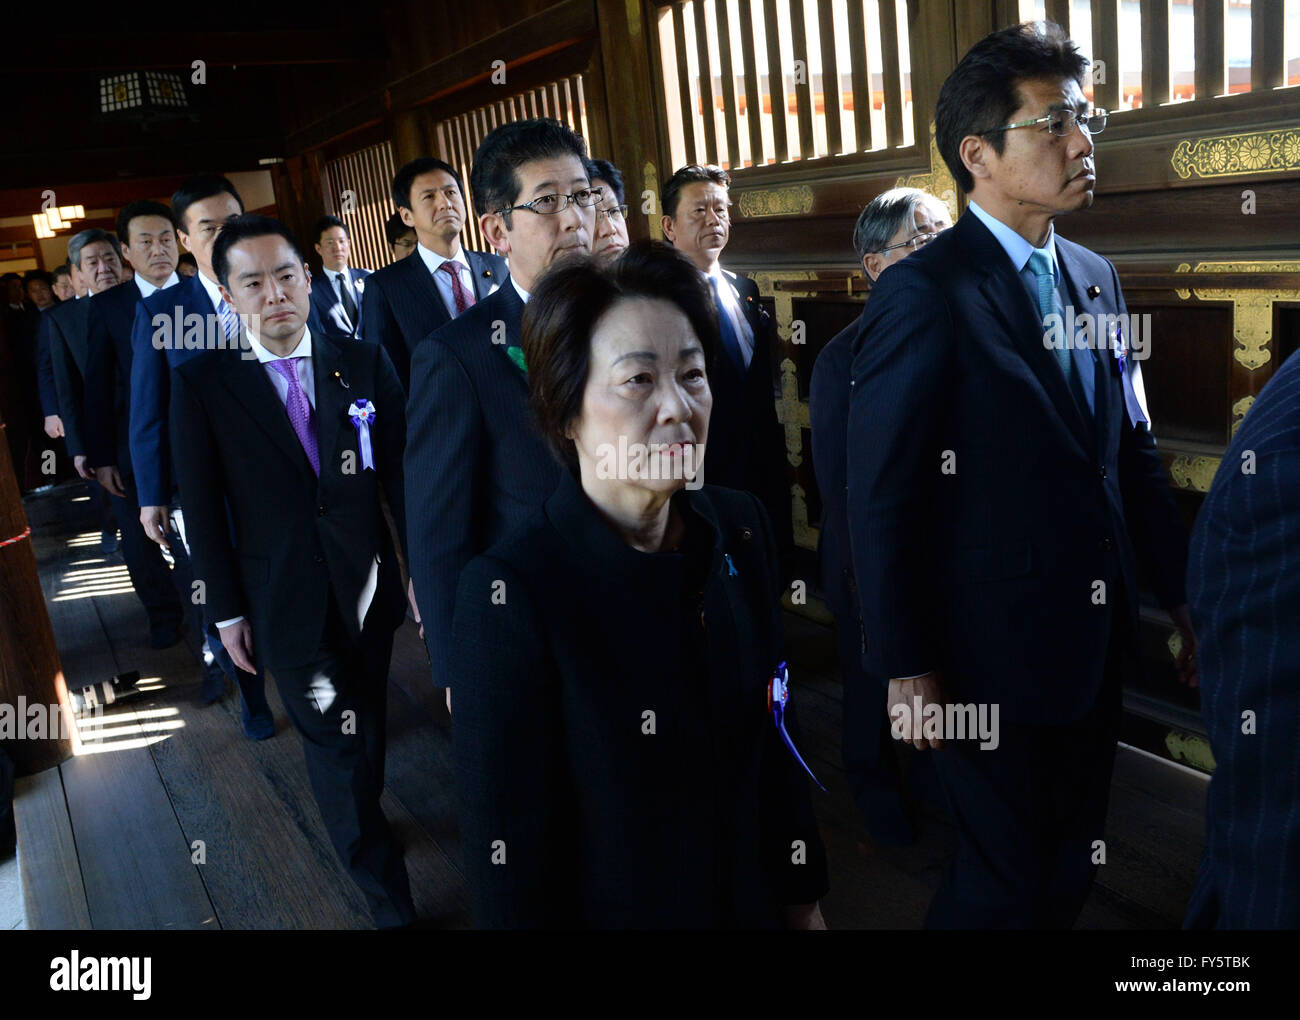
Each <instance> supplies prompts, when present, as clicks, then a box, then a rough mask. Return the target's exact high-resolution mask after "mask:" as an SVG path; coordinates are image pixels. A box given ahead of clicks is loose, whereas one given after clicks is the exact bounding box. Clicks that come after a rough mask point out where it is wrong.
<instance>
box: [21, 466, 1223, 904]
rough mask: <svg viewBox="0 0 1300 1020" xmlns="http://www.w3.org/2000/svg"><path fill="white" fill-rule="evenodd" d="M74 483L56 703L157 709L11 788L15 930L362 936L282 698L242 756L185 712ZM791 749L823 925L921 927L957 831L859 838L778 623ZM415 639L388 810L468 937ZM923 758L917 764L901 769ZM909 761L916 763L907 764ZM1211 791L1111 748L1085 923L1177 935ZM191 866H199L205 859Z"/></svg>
mask: <svg viewBox="0 0 1300 1020" xmlns="http://www.w3.org/2000/svg"><path fill="white" fill-rule="evenodd" d="M78 494H79V493H78V492H77V487H76V486H65V487H63V488H61V489H58V490H56V491H55V492H54V493H53V494H51V495H47V496H44V497H40V498H38V499H36V500H33V501H31V502H29V504H28V515H29V517H30V518H31V521H32V525H33V533H34V540H35V548H36V553H37V557H38V561H39V563H40V568H41V577H42V584H43V586H44V589H45V593H46V599H47V604H48V606H49V609H50V616H51V622H52V624H53V627H54V632H55V637H56V639H57V641H58V644H59V650H60V654H61V656H62V658H63V666H64V671H65V674H66V675H67V679H68V684H69V687H73V688H75V687H79V686H82V685H84V684H87V683H91V682H95V681H98V680H103V679H107V678H108V677H109V676H111V675H112V674H113V673H115V672H122V671H126V670H131V669H137V670H139V672H140V674H141V677H142V678H144V679H143V685H144V686H147V687H148V688H149V693H148V694H147V695H146V696H144V697H141V698H138V699H135V700H131V701H128V702H124V703H121V704H120V705H115V706H113V707H112V708H110V709H108V710H107V711H106V712H105V713H104V716H103V717H102V718H101V719H100V720H98V721H97V723H98V725H97V726H95V727H91V728H90V730H93V731H97V732H98V733H99V734H100V737H99V739H98V740H92V741H88V742H87V744H86V746H85V747H84V748H83V751H84V752H86V753H82V754H79V755H78V756H76V757H75V758H73V759H71V760H70V761H69V762H67V763H66V764H64V765H63V766H61V767H60V768H58V769H51V770H49V771H47V772H45V773H42V774H41V775H39V776H33V777H28V778H26V779H23V780H20V781H19V784H18V794H17V798H16V814H17V820H18V830H19V858H20V864H21V869H20V870H21V876H22V883H23V893H24V898H25V903H26V911H27V926H28V927H29V928H91V927H94V928H146V929H152V928H209V929H214V928H232V929H355V928H365V927H368V926H369V918H368V915H367V913H366V910H365V906H364V902H363V901H362V898H361V895H360V893H358V892H357V890H356V888H355V887H354V886H353V884H352V883H351V881H350V880H349V879H348V877H347V875H346V873H345V872H344V871H343V869H342V867H341V866H340V865H339V864H338V862H337V860H336V859H335V856H334V852H333V849H332V848H331V846H330V844H329V840H328V838H327V837H326V834H325V831H324V827H323V825H322V823H321V821H320V817H319V815H318V813H317V811H316V806H315V802H314V801H313V799H312V796H311V791H310V788H309V786H308V782H307V775H306V769H305V767H304V764H303V757H302V750H301V747H300V745H299V742H298V736H297V734H296V732H294V730H293V729H292V727H291V726H290V725H289V723H288V720H287V718H286V716H285V714H284V710H283V707H282V706H281V704H280V701H279V697H278V694H277V692H276V691H275V688H274V683H273V682H271V681H270V680H269V679H268V698H269V700H270V702H271V706H272V709H273V711H274V713H275V717H276V723H277V732H276V735H275V737H274V738H272V739H271V740H268V741H262V742H259V743H255V742H253V741H250V740H248V739H246V738H245V737H244V736H243V733H242V731H241V729H240V726H239V709H238V702H237V699H236V695H235V694H234V692H233V691H232V692H231V693H230V694H229V695H228V696H227V698H226V700H225V701H223V702H221V703H219V704H217V705H214V706H211V707H207V708H204V707H201V706H199V704H198V702H197V700H196V696H197V692H198V685H199V681H200V675H201V671H200V669H199V665H198V659H197V657H196V652H197V648H198V639H197V636H195V635H189V636H188V637H187V642H185V643H182V644H180V645H177V646H175V647H174V648H170V649H166V650H164V651H154V650H152V649H150V648H149V647H148V643H147V626H146V622H145V616H144V612H143V609H142V608H141V606H140V604H139V602H138V601H137V600H136V598H135V596H134V594H133V593H132V592H131V591H130V588H129V582H128V581H126V580H125V569H124V568H122V567H121V566H120V564H121V560H120V555H119V556H116V557H113V558H110V560H109V561H108V562H105V561H104V558H103V557H102V555H101V553H100V552H99V546H98V533H97V532H96V531H95V530H94V525H93V523H92V520H91V517H90V514H89V505H88V503H87V502H84V501H82V502H73V501H72V498H73V497H74V496H75V495H78ZM787 628H788V632H789V633H788V644H789V654H790V660H791V663H792V675H793V678H794V682H795V697H796V698H797V699H798V702H799V711H800V718H801V722H802V726H803V729H804V740H805V743H806V746H805V748H803V750H804V753H805V755H806V756H807V757H808V759H809V763H810V765H811V766H812V767H813V769H814V771H815V772H816V773H817V775H818V777H819V778H820V779H821V780H822V782H824V783H825V784H826V786H827V788H828V791H829V792H828V793H825V794H823V793H820V792H817V791H815V792H814V798H815V800H814V803H815V806H816V809H817V812H818V817H819V820H820V824H821V830H822V836H823V840H824V841H825V843H826V848H827V853H828V855H829V858H830V867H831V893H830V895H829V896H828V897H827V898H826V900H825V901H824V902H823V910H824V913H825V915H826V919H827V922H828V924H830V925H831V926H832V927H834V928H884V929H898V928H904V929H905V928H915V927H918V926H919V925H920V924H921V921H922V919H923V918H924V916H925V910H926V907H927V906H928V904H929V900H930V897H931V896H932V895H933V892H934V890H935V888H936V887H937V885H938V882H939V878H940V876H941V874H942V872H943V868H944V865H945V863H946V861H947V858H948V855H949V854H950V853H951V851H952V849H953V847H954V845H955V833H954V831H953V829H952V826H951V825H950V823H949V822H948V820H947V818H946V813H945V811H944V809H943V807H942V805H941V803H940V802H938V800H937V799H932V800H926V799H922V800H920V801H919V803H920V810H919V812H918V822H917V828H918V840H917V842H916V844H914V845H913V846H910V847H901V848H893V847H883V846H880V845H877V844H876V843H874V842H873V841H872V840H871V839H870V837H869V836H868V835H867V834H866V831H865V828H864V827H863V825H862V822H861V819H860V818H859V816H858V812H857V808H856V806H855V805H854V804H853V802H852V799H851V797H850V795H849V792H848V787H847V784H846V782H845V779H844V775H843V770H842V768H841V766H840V752H839V739H840V738H839V733H840V683H839V677H838V669H837V666H836V664H835V658H834V656H835V653H834V645H833V641H832V635H831V633H830V631H829V630H827V629H826V628H824V627H821V626H819V625H817V624H814V623H812V622H810V621H807V620H805V619H803V618H800V617H794V616H789V615H787ZM440 695H441V692H440V691H438V690H436V689H435V688H434V687H433V686H432V684H431V682H430V679H429V675H428V664H427V660H426V658H425V655H424V650H423V646H422V643H421V642H420V640H419V637H418V636H417V633H416V628H415V626H414V625H413V624H410V623H409V622H408V624H407V625H406V626H405V627H403V628H402V629H401V630H399V631H398V634H397V640H396V643H395V646H394V649H393V667H392V673H391V677H390V684H389V697H388V757H387V767H386V776H385V779H386V783H385V793H384V798H383V807H384V811H385V813H386V814H387V816H388V818H389V820H390V822H391V823H392V825H393V827H394V831H395V832H396V833H397V834H398V838H399V839H400V840H401V841H402V843H403V846H404V847H405V850H406V861H407V868H408V871H409V873H410V876H411V889H412V894H413V896H414V898H415V902H416V907H417V909H418V911H419V914H420V916H421V918H422V919H424V920H425V921H426V922H429V923H432V924H435V925H438V926H442V927H448V928H464V927H467V926H468V924H469V912H468V906H467V894H466V889H465V884H464V878H463V875H462V872H461V868H460V846H459V836H458V833H457V826H456V805H455V782H454V777H455V773H454V764H453V761H452V753H451V721H450V719H449V717H448V715H447V712H446V710H445V708H444V707H443V704H442V700H441V696H440ZM907 753H908V754H912V755H915V752H907ZM909 760H910V759H909ZM1204 796H1205V780H1204V779H1203V778H1202V777H1199V776H1195V775H1192V774H1190V773H1188V772H1185V771H1179V770H1178V769H1176V768H1173V767H1171V766H1169V765H1168V764H1166V763H1163V762H1159V761H1155V760H1153V759H1151V758H1150V757H1148V756H1145V755H1143V754H1141V753H1139V752H1134V751H1128V750H1125V749H1124V748H1121V750H1120V754H1119V758H1118V761H1117V764H1116V773H1115V781H1114V784H1113V788H1112V798H1111V809H1110V818H1109V823H1108V832H1107V853H1108V858H1107V864H1106V865H1105V866H1104V867H1103V868H1101V869H1100V873H1099V876H1098V881H1097V884H1096V886H1095V887H1094V892H1093V895H1092V896H1091V897H1090V899H1089V902H1088V904H1087V906H1086V907H1085V909H1084V912H1083V915H1082V917H1081V918H1080V921H1079V926H1080V927H1083V928H1173V927H1177V926H1179V925H1180V924H1181V921H1182V913H1183V908H1184V906H1185V904H1186V900H1187V895H1188V893H1189V892H1190V889H1191V884H1192V880H1193V878H1194V876H1195V871H1196V865H1197V861H1198V859H1199V855H1200V847H1201V840H1202V825H1203V814H1204ZM200 851H201V852H200Z"/></svg>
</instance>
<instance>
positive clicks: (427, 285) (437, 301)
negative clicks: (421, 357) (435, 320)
mask: <svg viewBox="0 0 1300 1020" xmlns="http://www.w3.org/2000/svg"><path fill="white" fill-rule="evenodd" d="M399 265H404V266H405V268H406V274H407V278H408V280H409V282H410V287H411V289H412V290H413V292H414V293H415V294H416V300H417V301H420V302H428V301H431V302H433V307H434V308H437V309H438V310H440V311H441V312H442V322H440V323H439V324H438V325H439V326H441V325H442V323H445V322H450V321H451V320H452V319H453V318H454V316H453V315H452V313H451V312H450V311H449V310H448V309H447V303H446V302H445V301H443V299H442V295H441V294H440V293H438V285H437V284H436V283H434V282H433V274H432V273H431V272H429V267H428V266H426V265H425V264H424V259H422V258H421V257H420V253H419V252H418V251H417V252H413V253H412V254H411V255H409V256H408V257H406V258H404V259H402V261H401V262H400V263H399ZM434 328H435V329H436V328H437V327H436V326H435V327H434ZM419 339H423V338H422V337H421V338H419Z"/></svg>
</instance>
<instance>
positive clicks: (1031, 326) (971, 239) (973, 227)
mask: <svg viewBox="0 0 1300 1020" xmlns="http://www.w3.org/2000/svg"><path fill="white" fill-rule="evenodd" d="M968 220H969V221H970V226H968V227H967V228H966V230H965V231H964V232H963V236H964V238H965V241H966V244H967V246H968V247H969V248H970V249H971V251H972V261H971V265H973V266H976V267H981V268H982V269H983V272H984V279H983V281H982V282H981V283H980V293H982V294H983V295H984V297H985V298H986V299H987V301H988V303H989V305H990V306H991V307H992V309H993V311H994V314H996V315H997V316H998V318H999V319H1001V320H1002V322H1003V324H1004V325H1005V326H1006V329H1007V334H1008V336H1009V337H1010V338H1011V343H1012V345H1013V346H1014V347H1015V349H1016V350H1017V351H1018V352H1019V354H1020V356H1021V357H1022V358H1024V360H1025V363H1026V364H1027V365H1028V366H1029V368H1030V371H1032V372H1033V373H1034V377H1035V378H1036V379H1037V380H1038V383H1039V385H1040V386H1042V388H1043V389H1044V390H1045V391H1046V392H1047V395H1048V397H1049V398H1051V402H1052V405H1053V406H1054V407H1055V408H1056V411H1057V414H1058V415H1059V417H1060V420H1061V423H1062V425H1063V426H1064V427H1065V429H1066V430H1067V431H1068V432H1069V433H1070V435H1072V436H1073V437H1074V439H1075V441H1076V442H1077V443H1078V444H1079V446H1080V447H1081V449H1082V450H1083V452H1084V453H1085V454H1088V453H1091V451H1092V449H1093V443H1092V440H1091V439H1090V432H1089V429H1088V427H1087V425H1086V424H1085V422H1084V419H1083V414H1082V412H1081V411H1080V410H1079V405H1078V404H1077V403H1076V402H1075V399H1074V395H1073V394H1072V393H1071V392H1070V387H1069V384H1068V383H1067V382H1066V381H1065V375H1064V374H1063V373H1062V372H1061V367H1060V365H1059V364H1057V361H1056V356H1055V355H1054V354H1053V353H1052V351H1051V350H1049V349H1048V348H1047V347H1045V346H1044V345H1043V335H1044V331H1043V323H1042V320H1041V319H1040V318H1039V315H1038V309H1037V308H1035V307H1034V304H1033V301H1032V300H1031V299H1030V297H1029V292H1028V291H1027V290H1026V289H1025V286H1024V284H1023V283H1022V282H1021V280H1020V277H1019V276H1018V275H1017V273H1016V270H1015V267H1014V266H1012V264H1011V260H1010V259H1009V258H1008V257H1007V253H1006V251H1005V250H1004V249H1003V248H1002V245H1000V244H998V241H997V238H995V237H994V236H993V234H992V233H990V232H989V229H988V228H987V227H985V226H984V224H982V223H981V222H980V221H979V218H978V217H977V216H975V215H974V214H973V213H970V212H968V213H966V214H965V215H964V216H962V218H961V219H960V220H959V221H958V226H961V225H962V224H964V223H966V221H968ZM953 229H954V230H955V229H956V227H954V228H953Z"/></svg>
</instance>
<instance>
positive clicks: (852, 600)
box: [808, 320, 860, 629]
mask: <svg viewBox="0 0 1300 1020" xmlns="http://www.w3.org/2000/svg"><path fill="white" fill-rule="evenodd" d="M859 325H860V323H859V322H858V321H857V320H855V321H854V322H853V323H852V324H851V325H849V326H848V327H847V328H845V329H843V330H841V331H840V332H839V333H836V334H835V336H834V337H832V338H831V340H829V341H828V342H827V344H826V346H825V347H823V348H822V349H821V351H820V353H818V355H817V361H816V362H815V363H814V364H813V372H812V380H811V382H809V384H808V405H809V407H808V412H809V416H810V419H811V423H812V456H813V471H814V472H815V473H816V475H817V490H818V491H819V492H820V493H821V497H822V517H821V524H820V528H819V531H820V537H819V539H818V542H817V557H818V561H819V563H820V566H821V587H822V593H823V594H824V595H825V596H826V601H827V602H828V603H829V605H830V608H831V612H833V613H834V614H835V618H836V620H837V622H838V623H839V625H840V626H851V627H853V628H855V629H856V628H857V626H858V622H857V621H858V595H857V587H856V585H855V583H854V580H853V555H852V551H851V547H850V543H849V482H848V456H849V454H848V430H849V393H850V391H851V389H852V386H851V385H850V384H851V382H852V378H853V377H852V369H853V339H854V337H856V336H857V335H858V328H859Z"/></svg>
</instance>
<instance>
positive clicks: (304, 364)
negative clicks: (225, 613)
mask: <svg viewBox="0 0 1300 1020" xmlns="http://www.w3.org/2000/svg"><path fill="white" fill-rule="evenodd" d="M201 276H202V274H200V277H201ZM245 335H246V336H247V337H248V345H249V346H250V347H251V348H252V349H253V352H254V353H255V354H256V355H257V363H258V364H259V365H262V366H264V368H263V371H264V372H266V377H267V378H268V379H269V380H271V385H272V386H273V387H275V395H276V396H277V397H279V398H280V403H281V404H287V403H288V400H289V380H288V379H286V378H285V377H284V376H282V375H281V374H280V373H279V372H277V371H276V370H275V369H274V368H272V367H271V362H273V361H281V360H283V359H281V357H280V355H278V354H272V353H271V352H270V351H268V350H267V349H266V348H265V347H264V346H262V342H261V341H260V340H258V339H257V337H255V336H253V334H252V331H251V330H249V331H247V332H246V333H245ZM287 357H290V358H298V359H300V360H299V361H298V362H297V363H296V364H295V365H294V368H295V369H296V370H297V372H298V383H299V384H300V385H301V386H302V389H303V392H304V393H306V394H307V402H308V403H309V404H311V406H312V409H313V410H315V408H316V376H315V374H314V373H313V372H312V361H311V330H309V329H308V328H307V327H306V326H304V327H303V329H302V339H301V340H299V341H298V344H297V346H296V347H294V349H293V350H292V351H291V352H290V353H289V354H288V355H287ZM243 619H244V617H242V616H234V617H231V618H230V619H229V620H218V621H217V627H218V628H219V629H222V628H225V627H232V626H234V625H235V624H236V623H240V622H242V621H243Z"/></svg>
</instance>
